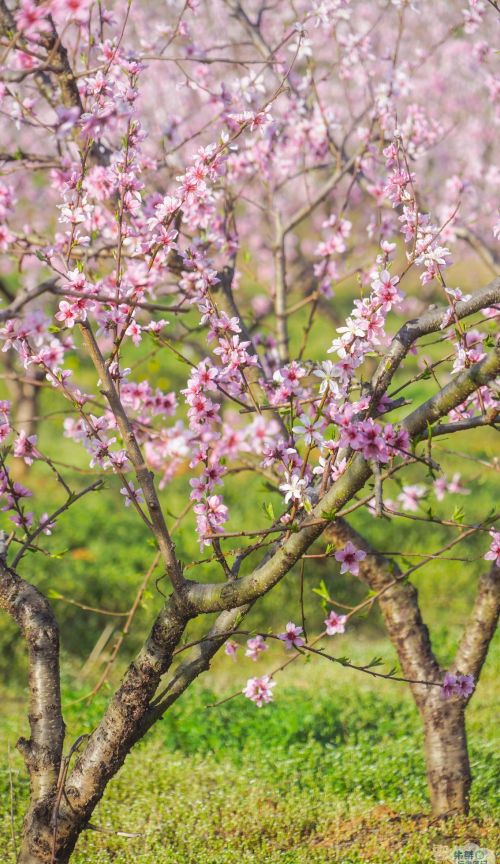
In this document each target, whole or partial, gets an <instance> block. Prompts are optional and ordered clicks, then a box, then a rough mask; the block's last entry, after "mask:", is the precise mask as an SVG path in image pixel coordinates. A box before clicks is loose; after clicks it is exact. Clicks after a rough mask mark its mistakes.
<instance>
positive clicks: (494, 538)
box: [484, 530, 500, 567]
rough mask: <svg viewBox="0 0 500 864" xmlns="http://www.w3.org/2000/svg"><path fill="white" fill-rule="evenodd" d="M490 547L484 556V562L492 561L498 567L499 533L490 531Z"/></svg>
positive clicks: (499, 553)
mask: <svg viewBox="0 0 500 864" xmlns="http://www.w3.org/2000/svg"><path fill="white" fill-rule="evenodd" d="M490 537H491V546H490V548H489V549H488V551H487V552H486V553H485V555H484V560H485V561H494V562H495V564H496V566H497V567H500V531H493V530H491V531H490Z"/></svg>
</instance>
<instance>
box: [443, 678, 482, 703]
mask: <svg viewBox="0 0 500 864" xmlns="http://www.w3.org/2000/svg"><path fill="white" fill-rule="evenodd" d="M474 687H475V683H474V678H473V677H472V675H460V674H457V675H452V674H451V672H446V674H445V676H444V678H443V683H442V685H441V696H442V698H443V699H451V697H452V696H460V697H461V698H462V699H466V698H467V697H468V696H470V695H471V693H473V692H474Z"/></svg>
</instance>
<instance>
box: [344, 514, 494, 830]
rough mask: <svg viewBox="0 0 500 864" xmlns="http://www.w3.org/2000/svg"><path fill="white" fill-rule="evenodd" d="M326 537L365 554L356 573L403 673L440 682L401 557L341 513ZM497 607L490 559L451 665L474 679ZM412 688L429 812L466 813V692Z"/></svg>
mask: <svg viewBox="0 0 500 864" xmlns="http://www.w3.org/2000/svg"><path fill="white" fill-rule="evenodd" d="M327 537H328V539H331V540H333V541H334V543H335V544H338V545H339V546H344V545H345V544H346V543H347V541H348V540H350V541H351V542H352V543H354V544H355V546H357V547H358V548H359V549H363V550H364V551H365V552H366V553H367V557H366V558H365V559H364V560H363V561H362V562H360V568H359V576H360V578H361V579H362V581H363V582H365V583H366V584H367V585H368V586H369V587H370V589H371V590H372V591H374V592H376V593H378V592H382V593H380V596H379V598H378V599H379V604H380V609H381V612H382V615H383V618H384V622H385V626H386V628H387V633H388V636H389V638H390V640H391V642H392V644H393V645H394V647H395V649H396V651H397V654H398V658H399V662H400V665H401V669H402V671H403V674H404V676H405V678H408V679H410V680H412V679H413V680H425V681H430V682H436V683H440V682H441V681H442V678H443V672H444V670H442V669H441V668H440V666H439V664H438V662H437V660H436V657H435V656H434V652H433V650H432V645H431V640H430V637H429V631H428V629H427V627H426V625H425V624H424V621H423V620H422V615H421V613H420V608H419V604H418V592H417V590H416V588H415V586H414V585H412V584H411V582H409V581H408V580H407V579H406V580H405V579H403V578H402V576H403V574H402V572H401V570H400V569H399V567H398V566H397V564H395V563H394V562H393V561H390V560H389V559H387V558H385V557H384V556H383V555H381V554H379V553H378V552H376V550H374V549H373V548H372V547H371V546H370V545H369V543H367V541H366V540H365V539H364V538H363V537H362V536H361V535H360V534H358V532H357V531H355V530H354V529H353V528H351V526H350V525H349V524H348V523H347V522H345V521H344V520H343V519H339V520H338V521H337V522H335V523H333V524H332V526H331V527H330V528H329V529H328V531H327ZM499 613H500V568H498V567H496V566H495V565H493V566H492V567H491V568H490V570H489V571H487V572H486V573H484V574H483V575H482V576H481V578H480V580H479V585H478V589H477V594H476V600H475V602H474V606H473V609H472V612H471V615H470V618H469V620H468V621H467V623H466V626H465V628H464V633H463V636H462V639H461V641H460V644H459V647H458V649H457V652H456V655H455V659H454V661H453V663H452V666H451V668H450V672H452V673H457V672H460V673H461V674H467V675H472V676H473V677H474V679H475V680H476V681H477V679H478V678H479V675H480V673H481V669H482V666H483V663H484V661H485V659H486V655H487V653H488V648H489V645H490V642H491V639H492V637H493V634H494V632H495V629H496V626H497V623H498V617H499ZM410 688H411V691H412V694H413V698H414V699H415V702H416V705H417V708H418V710H419V712H420V715H421V717H422V722H423V726H424V740H425V759H426V768H427V782H428V786H429V795H430V800H431V806H432V813H433V815H434V816H445V815H448V814H451V813H465V814H466V813H468V810H469V793H470V786H471V779H472V778H471V771H470V763H469V756H468V752H467V735H466V729H465V708H466V706H467V703H468V699H460V698H459V697H453V698H452V699H450V700H447V701H445V700H443V699H442V697H441V691H440V690H439V688H437V687H433V686H425V685H421V684H410ZM469 698H470V697H469Z"/></svg>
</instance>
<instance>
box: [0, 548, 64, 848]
mask: <svg viewBox="0 0 500 864" xmlns="http://www.w3.org/2000/svg"><path fill="white" fill-rule="evenodd" d="M0 608H1V609H4V610H5V611H6V612H7V613H8V614H9V615H10V616H11V617H12V618H13V620H14V621H15V622H16V623H17V625H18V626H19V628H20V630H21V632H22V634H23V636H24V639H25V640H26V645H27V648H28V657H29V714H28V719H29V725H30V731H31V735H30V738H29V740H26V739H25V738H20V739H19V741H18V744H17V746H18V749H19V750H20V752H21V754H22V756H23V757H24V760H25V763H26V766H27V769H28V772H29V777H30V806H29V809H28V812H27V814H26V817H25V820H24V828H23V838H24V839H23V847H22V850H21V857H20V859H19V860H20V861H21V862H22V864H28V862H29V864H31V862H37V864H39V862H46V861H50V857H48V856H49V854H50V848H51V836H52V831H51V817H52V811H53V807H54V802H55V798H56V794H57V783H58V777H59V770H60V766H61V758H62V749H63V742H64V722H63V718H62V712H61V694H60V684H59V632H58V628H57V623H56V620H55V617H54V615H53V612H52V610H51V608H50V605H49V603H48V602H47V600H46V599H45V597H43V595H42V594H40V592H39V591H37V589H36V588H34V587H33V586H32V585H29V584H28V583H27V582H25V581H24V580H23V579H20V578H19V576H18V575H17V574H16V573H15V572H14V571H13V570H11V569H10V568H8V567H7V566H6V565H5V564H4V563H3V561H1V560H0Z"/></svg>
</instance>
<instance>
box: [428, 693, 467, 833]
mask: <svg viewBox="0 0 500 864" xmlns="http://www.w3.org/2000/svg"><path fill="white" fill-rule="evenodd" d="M421 714H422V720H423V724H424V741H425V746H424V749H425V762H426V769H427V783H428V786H429V795H430V799H431V807H432V813H433V815H434V816H436V817H445V816H452V815H455V814H460V813H462V814H467V813H468V812H469V794H470V787H471V782H472V777H471V771H470V763H469V754H468V751H467V734H466V731H465V705H464V702H463V700H458V699H457V698H454V699H451V700H450V701H446V702H445V701H444V700H443V699H442V698H441V695H440V693H439V691H437V693H432V694H429V695H428V697H427V700H426V702H425V704H424V706H423V708H422V710H421Z"/></svg>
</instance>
